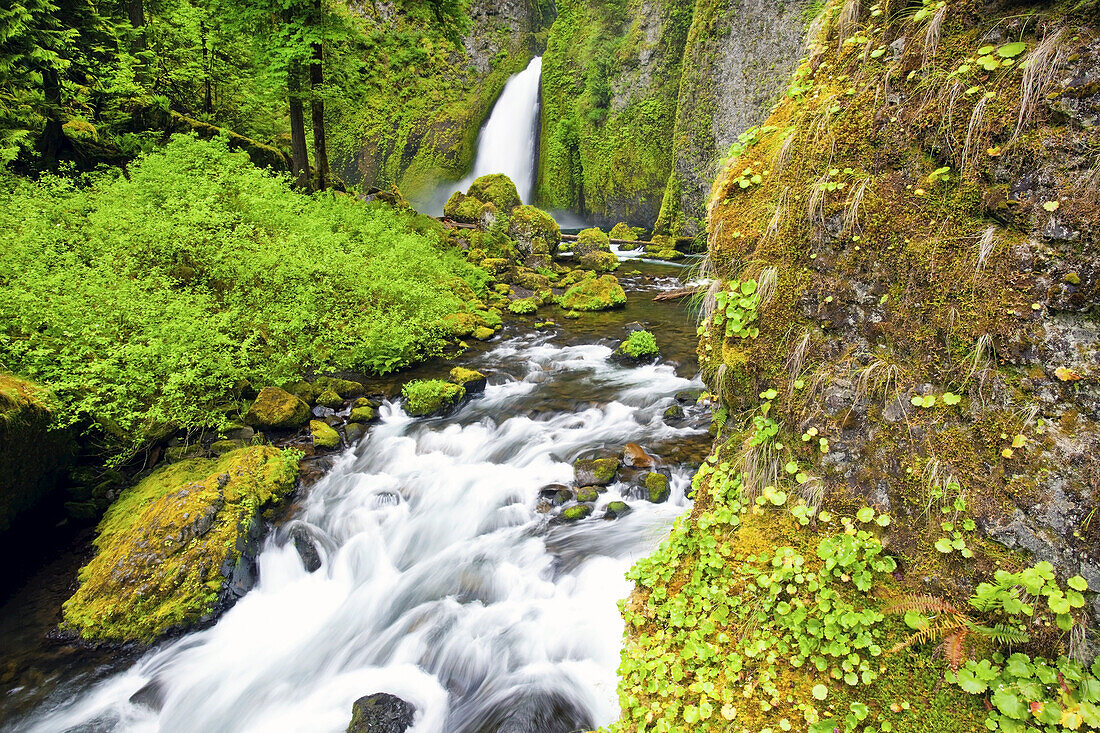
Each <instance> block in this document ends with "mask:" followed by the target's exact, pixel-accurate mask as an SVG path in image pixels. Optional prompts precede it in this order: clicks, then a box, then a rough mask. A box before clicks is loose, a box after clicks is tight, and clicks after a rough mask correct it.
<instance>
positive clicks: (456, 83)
mask: <svg viewBox="0 0 1100 733" xmlns="http://www.w3.org/2000/svg"><path fill="white" fill-rule="evenodd" d="M358 10H359V12H360V13H361V14H362V15H363V18H364V23H365V24H366V27H367V34H368V36H369V38H370V43H369V44H368V47H369V51H368V54H367V57H366V58H365V59H364V63H365V64H366V65H367V66H368V67H369V68H371V70H372V74H371V81H372V84H371V87H370V88H369V89H365V90H364V91H363V92H362V94H361V98H356V99H342V100H341V101H340V105H339V108H338V109H336V110H334V111H335V114H336V116H337V118H338V119H337V121H336V122H335V124H334V125H332V140H331V142H330V145H331V146H332V148H333V150H334V153H333V155H334V167H335V169H336V170H338V171H340V172H341V174H342V175H343V176H344V177H345V178H346V179H347V180H348V181H349V182H353V183H357V182H359V181H362V182H363V183H364V184H366V185H370V186H377V187H379V188H383V189H388V188H389V186H390V185H391V184H397V185H398V186H399V187H400V189H401V190H402V191H403V192H404V193H406V194H407V195H409V196H410V197H413V198H414V199H421V198H425V197H428V196H430V195H431V193H432V192H433V191H434V190H435V189H436V187H437V186H438V185H439V184H440V183H443V182H446V181H457V180H459V179H461V178H462V177H463V176H464V175H465V174H466V172H467V171H468V170H469V168H470V166H471V165H472V164H473V159H474V153H475V148H476V143H477V135H478V131H479V129H480V128H481V125H482V123H483V122H484V121H485V119H486V117H488V114H489V111H490V110H491V109H492V106H493V103H494V102H495V101H496V99H497V97H498V96H499V95H500V92H501V90H502V89H503V88H504V84H505V82H506V81H507V80H508V77H509V76H511V75H512V74H514V73H516V72H518V71H521V70H522V69H523V68H524V67H525V66H527V64H528V62H530V60H531V58H532V57H533V56H534V54H535V53H536V52H538V51H539V50H540V49H541V47H542V45H543V36H544V33H543V32H542V31H543V29H544V28H545V27H546V26H547V25H549V23H550V21H551V20H552V18H553V6H552V4H551V3H549V2H542V1H540V0H506V2H489V1H488V0H473V1H472V2H471V3H470V8H469V13H470V16H471V19H472V22H471V26H470V28H469V30H468V31H467V33H466V35H465V36H464V38H462V39H461V43H455V42H453V41H451V40H448V39H447V38H444V37H442V36H440V35H438V34H437V33H433V32H431V31H429V30H428V29H427V28H428V24H427V23H426V22H425V21H423V20H421V19H418V18H415V17H410V16H407V15H404V14H402V13H399V12H395V11H394V10H393V8H392V7H390V6H389V5H388V4H383V3H367V4H366V5H364V6H362V7H360V8H359V9H358Z"/></svg>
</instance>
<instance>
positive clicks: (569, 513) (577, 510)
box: [561, 504, 592, 522]
mask: <svg viewBox="0 0 1100 733" xmlns="http://www.w3.org/2000/svg"><path fill="white" fill-rule="evenodd" d="M591 514H592V505H591V504H577V505H575V506H571V507H569V508H568V509H566V510H565V511H563V512H562V513H561V518H562V519H564V520H565V521H566V522H576V521H579V520H581V519H584V518H585V517H587V516H589V515H591Z"/></svg>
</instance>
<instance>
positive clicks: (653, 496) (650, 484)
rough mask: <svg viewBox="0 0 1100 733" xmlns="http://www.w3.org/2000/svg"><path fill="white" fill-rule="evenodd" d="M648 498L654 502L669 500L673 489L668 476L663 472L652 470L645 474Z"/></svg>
mask: <svg viewBox="0 0 1100 733" xmlns="http://www.w3.org/2000/svg"><path fill="white" fill-rule="evenodd" d="M645 490H646V498H647V499H649V500H650V501H651V502H653V503H654V504H660V503H661V502H663V501H667V500H668V497H669V494H671V493H672V492H671V490H670V489H669V486H668V476H665V475H664V474H663V473H656V472H650V473H647V474H646V475H645Z"/></svg>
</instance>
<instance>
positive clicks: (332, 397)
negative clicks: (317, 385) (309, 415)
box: [317, 389, 344, 407]
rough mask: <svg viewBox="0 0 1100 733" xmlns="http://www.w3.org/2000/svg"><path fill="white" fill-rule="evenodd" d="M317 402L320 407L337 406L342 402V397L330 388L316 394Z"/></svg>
mask: <svg viewBox="0 0 1100 733" xmlns="http://www.w3.org/2000/svg"><path fill="white" fill-rule="evenodd" d="M317 404H318V405H320V406H321V407H339V406H340V405H342V404H344V398H343V397H341V396H340V395H338V394H337V393H336V392H334V391H333V390H331V389H326V390H325V391H324V392H322V393H321V394H319V395H317Z"/></svg>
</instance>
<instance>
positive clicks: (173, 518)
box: [62, 446, 298, 643]
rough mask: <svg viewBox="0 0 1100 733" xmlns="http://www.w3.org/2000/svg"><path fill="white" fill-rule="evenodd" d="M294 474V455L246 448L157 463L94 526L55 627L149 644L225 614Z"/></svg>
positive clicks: (85, 635)
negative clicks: (90, 548)
mask: <svg viewBox="0 0 1100 733" xmlns="http://www.w3.org/2000/svg"><path fill="white" fill-rule="evenodd" d="M297 476H298V456H297V454H294V453H291V452H284V451H280V450H279V449H277V448H273V447H271V446H253V447H249V448H241V449H240V450H235V451H232V452H230V453H226V454H225V455H223V456H221V457H220V458H217V459H213V460H206V459H202V458H196V459H191V460H187V461H182V462H180V463H173V464H170V465H167V466H164V467H162V468H160V469H158V470H156V471H154V472H153V473H152V474H151V475H149V476H148V477H147V478H146V479H144V480H143V481H142V482H141V483H139V484H138V485H136V486H132V487H130V488H129V489H126V490H125V491H124V492H123V493H122V495H121V496H120V497H119V498H118V500H117V501H116V502H115V503H114V504H112V505H111V507H110V509H108V510H107V513H106V514H105V515H104V517H103V520H102V521H101V522H100V524H99V528H98V536H97V537H96V539H95V543H94V544H95V547H96V550H97V554H96V556H95V557H94V558H92V560H91V561H90V562H89V563H88V564H87V565H85V566H84V567H83V568H81V569H80V574H79V581H80V587H79V588H78V589H77V591H76V593H74V594H73V596H72V597H71V598H70V599H69V600H67V601H65V603H64V605H63V607H62V615H63V622H62V625H63V627H65V628H67V629H71V630H73V631H75V632H77V633H79V634H80V636H82V637H83V638H85V639H88V640H103V641H120V642H121V641H139V642H144V643H149V642H152V641H153V640H155V639H156V638H157V637H159V636H161V635H163V634H164V633H165V632H167V631H169V630H173V629H179V628H185V627H188V626H191V625H193V624H195V623H197V622H199V621H201V620H203V619H206V618H208V617H210V616H212V615H213V614H215V613H216V612H218V611H219V610H221V609H223V608H225V607H226V606H228V604H229V603H231V602H232V600H235V593H236V591H237V590H238V589H239V585H240V583H241V582H242V579H247V578H251V577H252V575H251V564H252V562H253V559H254V558H253V557H251V556H250V553H252V552H255V548H256V547H257V546H258V535H259V531H258V530H259V528H260V527H261V526H262V520H263V518H264V513H265V512H267V511H269V510H270V509H272V508H274V507H275V506H277V505H278V504H279V503H280V502H281V501H282V500H283V499H285V498H286V497H287V496H289V495H290V493H291V492H292V491H293V489H294V483H295V480H296V478H297ZM235 585H236V586H238V587H234V586H235Z"/></svg>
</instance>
